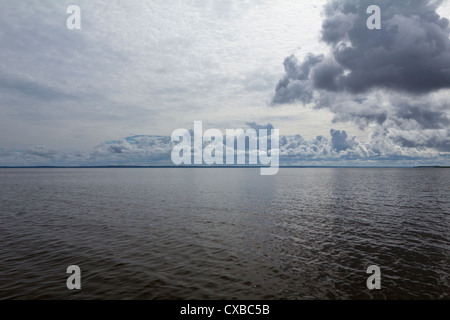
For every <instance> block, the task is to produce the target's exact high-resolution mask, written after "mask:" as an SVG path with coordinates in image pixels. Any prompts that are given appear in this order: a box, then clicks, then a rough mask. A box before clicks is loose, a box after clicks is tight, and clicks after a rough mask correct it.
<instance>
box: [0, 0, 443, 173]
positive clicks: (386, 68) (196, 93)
mask: <svg viewBox="0 0 450 320" xmlns="http://www.w3.org/2000/svg"><path fill="white" fill-rule="evenodd" d="M71 4H76V5H78V6H79V7H80V8H81V30H69V29H67V27H66V19H67V18H68V16H69V15H68V14H67V13H66V9H67V7H68V6H69V5H71ZM372 4H377V5H379V6H380V8H381V18H382V20H381V30H369V29H367V27H366V20H367V18H368V17H369V15H368V14H367V13H366V9H367V7H368V6H370V5H372ZM445 17H447V18H448V17H450V1H441V2H440V1H431V0H430V1H428V0H413V1H411V0H359V1H358V0H336V1H333V0H329V1H327V0H323V1H322V0H321V1H300V0H297V1H265V0H261V1H256V0H255V1H242V0H236V1H213V0H211V1H202V0H196V1H187V0H186V1H141V0H139V1H137V0H136V1H135V0H132V1H42V0H39V1H30V0H23V1H17V2H15V1H6V0H1V10H0V42H1V46H0V137H1V140H0V165H61V164H63V165H78V164H164V163H166V164H168V163H170V150H171V148H172V146H173V145H172V143H171V142H170V138H169V136H170V134H171V133H172V131H173V130H175V129H177V128H188V129H189V128H192V127H193V122H194V120H202V121H203V126H204V128H205V129H207V128H218V129H220V130H222V131H223V132H225V129H228V128H230V129H231V128H248V127H258V126H267V127H274V128H278V129H280V135H281V136H282V138H281V141H280V151H281V163H282V164H299V165H302V164H305V165H306V164H317V165H320V164H335V165H348V164H356V165H420V164H440V165H443V164H446V165H450V161H449V159H450V156H449V154H450V107H449V103H450V94H449V93H450V39H449V36H450V28H449V22H448V20H447V19H446V18H445Z"/></svg>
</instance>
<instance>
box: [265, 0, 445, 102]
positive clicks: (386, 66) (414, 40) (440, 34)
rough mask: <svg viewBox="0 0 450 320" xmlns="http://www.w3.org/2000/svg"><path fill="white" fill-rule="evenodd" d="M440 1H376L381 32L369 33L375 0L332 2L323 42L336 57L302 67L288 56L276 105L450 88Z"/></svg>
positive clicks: (317, 58)
mask: <svg viewBox="0 0 450 320" xmlns="http://www.w3.org/2000/svg"><path fill="white" fill-rule="evenodd" d="M440 3H441V1H432V0H418V1H413V2H411V1H408V0H403V1H400V0H399V1H390V0H382V1H377V5H378V6H380V8H381V12H382V29H381V30H369V29H368V28H367V27H366V20H367V18H368V15H367V14H366V9H367V7H368V6H370V5H372V4H373V1H372V0H363V1H360V0H345V1H342V0H332V1H330V2H329V3H328V4H327V5H326V7H325V20H324V21H323V25H322V40H323V41H324V42H325V43H326V44H328V45H329V46H330V48H331V49H332V54H331V55H330V56H327V57H324V56H323V55H312V54H309V55H308V56H307V57H306V58H305V60H304V61H303V62H302V63H300V64H299V63H298V62H297V61H296V59H295V57H292V56H291V57H288V58H286V60H285V61H284V68H285V72H286V75H285V77H284V78H283V79H282V80H281V81H280V82H279V84H278V86H277V87H276V93H275V97H274V98H273V102H274V103H288V102H292V101H294V100H299V101H302V102H309V100H310V99H308V97H311V90H312V89H322V90H326V91H337V90H340V91H348V92H351V93H362V92H366V91H368V90H370V89H374V88H386V89H389V90H397V91H404V92H408V93H412V94H419V93H426V92H432V91H435V90H439V89H443V88H450V69H449V68H448V66H449V65H450V39H449V36H450V28H449V21H448V20H447V19H446V18H442V17H440V16H439V15H438V14H437V13H436V9H437V7H438V6H439V4H440ZM310 85H311V86H310ZM311 87H312V88H311ZM305 97H306V98H305Z"/></svg>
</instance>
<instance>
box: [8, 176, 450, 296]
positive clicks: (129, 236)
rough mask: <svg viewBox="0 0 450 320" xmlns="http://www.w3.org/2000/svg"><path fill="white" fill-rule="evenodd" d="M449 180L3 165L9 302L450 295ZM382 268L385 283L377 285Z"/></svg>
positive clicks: (435, 178) (429, 177)
mask: <svg viewBox="0 0 450 320" xmlns="http://www.w3.org/2000/svg"><path fill="white" fill-rule="evenodd" d="M449 182H450V170H447V169H313V168H311V169H280V171H279V173H278V174H277V175H275V176H260V175H259V169H211V168H210V169H177V168H174V169H1V170H0V187H1V191H2V192H1V193H0V201H1V202H0V203H1V206H0V240H1V243H2V246H1V247H0V279H1V283H0V298H2V299H5V298H8V299H14V298H16V299H17V298H24V299H233V298H236V299H317V298H321V299H355V298H362V299H366V298H376V299H385V298H387V299H416V298H424V299H427V298H434V299H439V298H440V299H449V293H450V290H449V289H450V285H449V276H450V271H449V267H448V265H449V263H450V259H449V248H450V243H449V238H448V230H449V221H450V220H449V219H450V218H449V214H450V190H449V189H450V187H449ZM72 264H76V265H79V266H80V267H81V272H82V289H81V290H80V291H77V292H74V291H69V290H68V289H67V288H66V279H67V277H68V275H67V274H66V273H65V272H66V268H67V266H69V265H72ZM372 264H374V265H378V266H379V267H380V268H381V273H382V274H381V280H382V283H381V285H382V289H381V290H372V291H371V290H368V289H367V287H366V279H367V277H368V276H369V275H368V274H366V269H367V267H368V266H369V265H372Z"/></svg>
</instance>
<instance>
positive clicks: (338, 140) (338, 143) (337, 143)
mask: <svg viewBox="0 0 450 320" xmlns="http://www.w3.org/2000/svg"><path fill="white" fill-rule="evenodd" d="M330 134H331V146H332V148H333V149H334V150H336V151H338V152H339V151H343V150H347V149H349V148H351V147H353V146H354V145H355V144H356V142H355V138H354V137H353V138H350V137H349V136H348V135H347V132H346V131H345V130H342V131H341V130H334V129H331V130H330Z"/></svg>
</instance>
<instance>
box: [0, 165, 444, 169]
mask: <svg viewBox="0 0 450 320" xmlns="http://www.w3.org/2000/svg"><path fill="white" fill-rule="evenodd" d="M265 167H267V166H236V165H230V166H205V165H199V166H173V165H172V166H138V165H135V166H133V165H108V166H0V169H127V168H128V169H131V168H135V169H170V168H177V169H249V168H253V169H258V168H265ZM279 168H297V169H301V168H342V169H353V168H354V169H356V168H362V169H402V168H404V169H425V168H440V169H448V168H450V166H410V167H407V166H398V167H395V166H279Z"/></svg>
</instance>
